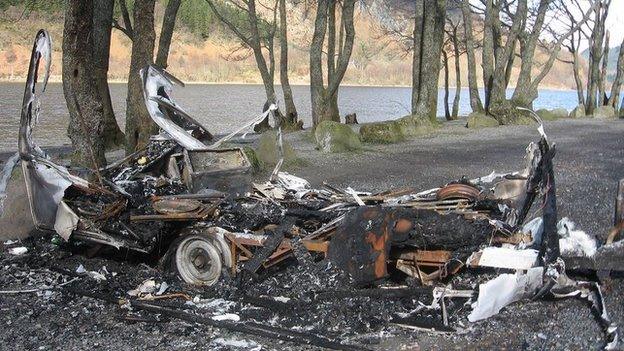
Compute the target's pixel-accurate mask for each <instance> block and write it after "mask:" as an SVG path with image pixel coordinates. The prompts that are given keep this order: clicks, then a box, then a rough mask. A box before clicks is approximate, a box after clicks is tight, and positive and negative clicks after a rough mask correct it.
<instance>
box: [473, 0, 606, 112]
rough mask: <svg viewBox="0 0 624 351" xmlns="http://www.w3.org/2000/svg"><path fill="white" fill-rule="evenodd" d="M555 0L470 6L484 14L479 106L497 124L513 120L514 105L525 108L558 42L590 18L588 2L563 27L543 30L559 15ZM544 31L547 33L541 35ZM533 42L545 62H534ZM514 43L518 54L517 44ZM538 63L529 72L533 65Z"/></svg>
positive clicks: (514, 0) (507, 0) (512, 0)
mask: <svg viewBox="0 0 624 351" xmlns="http://www.w3.org/2000/svg"><path fill="white" fill-rule="evenodd" d="M556 1H557V0H539V1H537V2H536V3H531V4H532V5H536V6H531V7H529V6H528V1H527V0H500V1H493V0H484V1H483V3H482V4H483V6H476V7H475V8H476V11H480V12H482V13H483V14H484V16H485V22H484V26H485V28H484V36H483V74H484V85H485V95H486V99H485V100H486V101H485V107H486V110H487V112H488V113H489V114H491V115H493V116H494V117H495V118H497V119H498V121H499V122H500V123H503V124H506V123H510V122H513V121H514V120H515V119H516V118H517V117H518V113H517V112H516V109H515V106H525V107H531V106H532V103H533V101H534V100H535V99H536V98H537V92H538V87H539V84H540V83H541V81H542V80H543V79H544V78H545V77H546V75H547V74H548V72H549V71H550V69H551V68H552V65H553V64H554V61H555V60H556V59H557V57H558V55H559V52H560V50H561V47H562V45H563V43H564V41H566V40H567V39H568V38H569V37H570V36H571V35H572V33H574V32H575V31H576V30H577V29H578V28H579V27H580V26H582V25H584V24H585V23H586V22H587V21H588V20H589V18H590V14H591V12H592V11H593V9H594V8H596V7H597V6H596V5H594V6H592V7H590V8H589V9H586V10H583V9H582V10H583V11H581V12H580V13H581V17H582V18H581V19H580V20H578V21H577V23H575V25H573V26H570V27H569V28H566V29H565V30H558V31H555V30H550V31H548V30H547V28H548V27H549V26H547V24H549V23H547V22H546V19H549V22H550V21H556V20H557V19H558V17H559V12H560V11H559V10H558V8H557V6H554V5H555V4H556ZM605 1H606V0H605ZM544 33H550V36H549V37H547V38H544ZM538 45H539V46H540V47H541V48H542V49H543V51H545V52H547V53H548V54H547V57H546V61H544V62H540V63H538V62H536V61H535V56H536V55H535V52H536V48H537V47H538ZM518 47H519V55H518V53H517V48H518ZM517 57H519V58H520V60H521V62H520V73H519V75H518V80H517V83H516V87H515V89H514V93H513V96H512V99H511V101H510V100H507V98H506V89H507V87H508V85H509V81H510V77H511V70H512V68H513V66H514V65H515V60H516V58H517ZM535 68H538V70H537V74H535V75H534V69H535Z"/></svg>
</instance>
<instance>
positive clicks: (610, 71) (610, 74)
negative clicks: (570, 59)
mask: <svg viewBox="0 0 624 351" xmlns="http://www.w3.org/2000/svg"><path fill="white" fill-rule="evenodd" d="M619 55H620V46H619V45H618V46H616V47H612V48H609V61H607V79H608V80H609V81H610V82H612V81H613V79H615V72H616V70H617V61H618V56H619ZM581 56H582V57H583V58H584V59H585V60H589V49H585V50H584V51H583V52H582V53H581Z"/></svg>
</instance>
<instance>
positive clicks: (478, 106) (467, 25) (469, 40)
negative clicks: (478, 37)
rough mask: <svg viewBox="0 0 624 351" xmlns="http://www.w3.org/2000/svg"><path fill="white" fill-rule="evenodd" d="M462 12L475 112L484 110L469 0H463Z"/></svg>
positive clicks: (470, 91)
mask: <svg viewBox="0 0 624 351" xmlns="http://www.w3.org/2000/svg"><path fill="white" fill-rule="evenodd" d="M462 14H463V16H464V36H465V38H466V57H467V58H468V93H469V94H470V108H471V109H472V110H473V111H475V112H481V111H483V104H482V103H481V98H480V97H479V87H478V85H477V67H476V60H475V55H474V47H475V44H474V36H473V29H472V13H471V11H470V3H469V0H463V1H462Z"/></svg>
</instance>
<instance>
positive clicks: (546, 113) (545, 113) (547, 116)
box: [535, 108, 557, 121]
mask: <svg viewBox="0 0 624 351" xmlns="http://www.w3.org/2000/svg"><path fill="white" fill-rule="evenodd" d="M535 113H536V114H537V115H538V116H540V118H541V119H542V121H554V120H556V119H557V116H555V114H554V113H552V112H551V111H550V110H547V109H545V108H542V109H539V110H537V111H535Z"/></svg>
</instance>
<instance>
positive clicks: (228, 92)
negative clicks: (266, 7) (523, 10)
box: [0, 83, 576, 151]
mask: <svg viewBox="0 0 624 351" xmlns="http://www.w3.org/2000/svg"><path fill="white" fill-rule="evenodd" d="M0 87H1V89H0V111H1V112H0V116H1V118H0V151H14V150H16V148H17V130H18V126H19V118H20V109H21V102H22V94H23V92H24V85H23V84H22V83H0ZM277 88H278V90H279V87H277ZM292 88H293V94H294V96H295V104H296V105H297V109H298V111H299V114H300V116H301V118H302V119H303V121H304V123H305V126H306V127H309V126H310V124H311V118H310V90H309V87H308V86H293V87H292ZM410 93H411V89H410V88H399V87H342V88H340V95H339V99H340V101H339V105H340V112H341V113H342V115H343V116H344V115H345V114H347V113H353V112H355V113H357V116H358V121H359V122H360V123H365V122H375V121H382V120H388V119H396V118H398V117H401V116H404V115H406V114H408V109H409V106H410V101H411V98H410ZM442 94H443V91H440V96H439V99H438V100H439V106H438V115H443V114H444V112H443V111H444V109H443V107H442V96H443V95H442ZM453 94H454V91H453V90H452V91H451V98H450V99H451V101H452V98H453ZM111 96H112V99H113V108H114V110H115V113H116V116H117V120H118V121H119V123H120V125H121V126H122V129H123V127H124V125H125V120H124V118H125V109H126V108H125V104H126V85H125V84H111ZM174 98H175V99H176V101H177V102H178V103H179V104H180V105H181V106H182V107H183V108H184V109H185V110H186V111H187V112H189V113H190V114H191V115H192V116H194V117H195V118H196V119H198V120H199V121H200V122H201V123H202V124H204V125H205V126H206V127H207V128H208V130H210V131H211V132H213V133H217V134H219V133H225V132H228V131H231V130H232V129H233V128H234V127H235V126H237V125H239V124H241V123H243V122H245V121H247V120H249V119H251V118H252V117H254V116H256V115H258V114H259V113H260V112H261V109H262V106H263V104H264V89H263V87H262V86H261V85H235V84H233V85H206V84H190V85H187V86H186V88H179V89H178V90H176V91H174ZM575 106H576V93H575V92H573V91H557V90H542V91H540V96H539V98H538V99H537V100H536V102H535V108H536V109H538V108H549V109H550V108H556V107H563V108H566V109H568V110H571V109H573V108H574V107H575ZM41 110H42V113H41V120H40V121H39V126H38V128H37V129H36V130H35V137H36V138H37V140H38V144H39V145H41V146H58V145H62V144H66V143H69V139H68V138H67V124H68V122H69V118H68V116H67V107H66V106H65V98H64V96H63V87H62V85H61V84H60V83H50V84H49V85H48V89H47V91H46V94H45V96H44V97H43V99H42V101H41ZM459 112H460V114H461V115H465V114H468V113H469V112H470V105H469V100H468V90H467V89H462V91H461V100H460V108H459Z"/></svg>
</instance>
